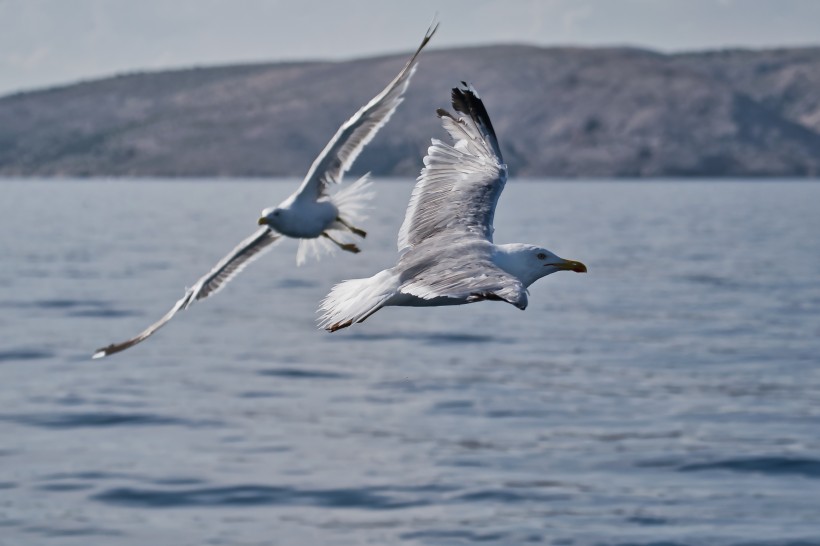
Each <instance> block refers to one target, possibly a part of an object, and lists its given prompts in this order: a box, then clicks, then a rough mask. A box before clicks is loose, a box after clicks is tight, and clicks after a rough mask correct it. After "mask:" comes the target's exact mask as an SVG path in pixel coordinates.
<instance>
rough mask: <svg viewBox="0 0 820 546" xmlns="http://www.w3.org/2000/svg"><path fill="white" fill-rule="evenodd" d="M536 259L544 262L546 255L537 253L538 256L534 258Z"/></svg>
mask: <svg viewBox="0 0 820 546" xmlns="http://www.w3.org/2000/svg"><path fill="white" fill-rule="evenodd" d="M536 258H538V259H539V260H546V259H547V255H546V254H544V253H543V252H539V253H538V256H536Z"/></svg>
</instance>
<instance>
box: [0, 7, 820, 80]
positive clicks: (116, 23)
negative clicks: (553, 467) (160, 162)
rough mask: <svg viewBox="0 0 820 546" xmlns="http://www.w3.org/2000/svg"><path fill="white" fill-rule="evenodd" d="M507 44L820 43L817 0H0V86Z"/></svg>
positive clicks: (677, 46)
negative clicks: (426, 40) (431, 34)
mask: <svg viewBox="0 0 820 546" xmlns="http://www.w3.org/2000/svg"><path fill="white" fill-rule="evenodd" d="M436 12H438V14H439V19H440V21H441V28H440V29H439V33H438V34H437V35H436V37H435V39H434V42H433V43H431V49H432V48H441V47H448V46H453V45H468V44H469V45H473V44H488V43H498V42H505V43H511V42H517V43H531V44H540V45H550V44H580V45H601V44H619V45H623V44H629V45H636V46H642V47H649V48H653V49H661V50H666V51H675V50H682V49H687V50H688V49H704V48H711V47H724V46H745V47H762V46H772V45H812V44H820V0H494V1H493V0H401V1H388V0H380V1H379V0H348V1H342V0H335V1H334V0H0V94H5V93H8V92H11V91H16V90H20V89H31V88H35V87H41V86H45V85H53V84H58V83H67V82H73V81H77V80H79V79H87V78H93V77H99V76H106V75H110V74H114V73H120V72H128V71H134V70H140V69H158V68H168V67H180V66H191V65H210V64H215V63H232V62H237V61H270V60H286V59H317V58H323V59H328V58H331V59H339V58H350V57H358V56H369V55H378V54H383V53H395V52H405V51H410V50H411V49H413V48H415V47H416V45H417V43H418V41H419V40H420V39H421V36H422V35H423V33H424V30H425V29H426V28H427V24H428V23H429V21H430V19H431V17H432V16H433V14H434V13H436Z"/></svg>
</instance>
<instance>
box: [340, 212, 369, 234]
mask: <svg viewBox="0 0 820 546" xmlns="http://www.w3.org/2000/svg"><path fill="white" fill-rule="evenodd" d="M336 221H337V222H339V223H340V224H342V225H343V226H344V227H346V228H347V229H349V230H350V231H351V232H353V234H355V235H358V236H359V237H361V238H362V239H364V238H365V237H367V232H366V231H365V230H363V229H359V228H357V227H353V226H351V225H350V224H348V223H347V222H345V221H344V220H342V218H341V217H340V216H337V217H336Z"/></svg>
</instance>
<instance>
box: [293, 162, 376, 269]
mask: <svg viewBox="0 0 820 546" xmlns="http://www.w3.org/2000/svg"><path fill="white" fill-rule="evenodd" d="M372 185H373V182H372V181H371V180H370V173H367V174H365V175H364V176H362V177H361V178H359V179H358V180H356V181H355V182H353V183H352V184H350V185H349V186H345V187H342V188H341V189H340V190H339V191H337V192H336V193H334V194H333V195H331V196H330V200H331V201H332V202H333V204H334V205H336V208H337V209H339V216H340V217H341V218H342V220H344V221H345V222H347V223H349V224H351V225H357V224H360V223H361V222H363V221H364V220H366V219H367V214H366V211H367V209H368V208H369V207H368V205H369V201H370V200H371V199H372V198H373V196H374V195H375V193H374V192H372V191H370V190H371V186H372ZM326 231H327V233H328V235H330V236H331V237H333V238H334V239H336V240H337V241H339V242H341V243H349V242H353V240H354V238H353V237H352V235H353V234H352V233H351V232H350V231H349V230H348V229H347V228H344V227H341V226H340V227H336V226H333V227H331V228H329V229H327V230H326ZM338 249H339V247H337V246H336V245H335V244H333V242H331V241H330V240H328V239H327V238H326V237H316V238H315V239H299V249H298V250H297V251H296V265H302V264H303V263H305V262H306V261H307V259H308V258H310V257H313V258H315V259H316V260H320V259H321V258H322V256H323V255H325V254H332V253H333V252H335V251H336V250H338Z"/></svg>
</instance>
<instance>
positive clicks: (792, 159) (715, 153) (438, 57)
mask: <svg viewBox="0 0 820 546" xmlns="http://www.w3.org/2000/svg"><path fill="white" fill-rule="evenodd" d="M405 60H406V56H405V55H392V56H387V57H378V58H369V59H359V60H353V61H346V62H299V63H271V64H253V65H237V66H221V67H213V68H192V69H184V70H172V71H163V72H146V73H135V74H128V75H121V76H115V77H112V78H105V79H100V80H95V81H87V82H82V83H78V84H74V85H68V86H65V87H59V88H51V89H45V90H40V91H32V92H25V93H17V94H13V95H9V96H6V97H2V98H0V175H3V176H302V175H303V174H304V173H305V172H306V171H307V169H308V167H309V166H310V164H311V162H312V160H313V158H314V157H315V156H316V154H318V153H319V151H320V150H321V149H322V148H323V147H324V145H325V144H326V143H327V141H328V140H329V139H330V137H331V136H332V135H333V134H334V132H335V131H336V129H337V128H338V126H339V125H340V124H341V123H342V122H343V121H344V120H345V119H347V118H348V117H350V116H351V115H352V114H353V113H354V112H355V111H356V110H357V109H358V108H359V107H360V106H361V105H363V104H364V103H365V102H366V101H367V100H369V99H370V98H371V97H372V96H373V95H374V94H375V93H377V92H378V91H379V90H381V89H382V87H383V86H384V85H385V84H386V83H387V82H388V81H389V80H390V79H391V78H392V77H393V76H394V75H395V73H396V72H397V71H398V69H399V68H400V67H401V65H402V64H403V63H404V62H405ZM460 80H467V81H470V82H472V83H474V84H475V86H476V87H477V88H478V90H479V91H480V93H481V94H482V97H483V98H484V99H485V102H486V105H487V108H488V110H489V112H490V115H491V116H492V119H493V124H494V125H495V129H496V132H497V133H498V136H499V139H500V142H501V149H502V152H503V153H504V156H505V160H506V161H507V163H508V164H509V166H510V171H511V174H512V176H533V177H534V176H567V177H583V176H595V177H598V176H600V177H644V176H715V177H720V176H800V177H805V176H818V175H820V47H817V48H790V49H767V50H721V51H706V52H699V53H682V54H661V53H657V52H653V51H647V50H641V49H631V48H571V47H562V48H540V47H529V46H518V45H499V46H486V47H471V48H459V49H445V50H428V51H425V52H423V53H422V58H421V61H420V64H419V69H418V72H417V73H416V75H415V77H414V79H413V81H412V83H411V85H410V89H409V91H408V93H407V98H406V100H405V102H404V103H403V104H402V105H401V106H400V107H399V109H398V111H397V112H396V114H395V116H394V117H393V119H391V121H390V122H389V123H388V125H387V126H386V127H384V128H383V129H382V131H381V132H380V133H379V134H378V135H377V136H376V138H375V139H374V140H373V142H372V143H371V144H370V145H369V146H368V147H367V148H366V149H365V151H364V153H363V154H362V156H361V157H360V158H359V160H358V161H357V163H356V165H355V166H354V174H355V173H361V172H365V171H372V172H373V173H374V174H375V175H382V176H383V175H395V176H416V175H417V174H418V171H419V169H420V167H421V159H422V157H423V155H424V153H425V151H426V149H427V146H428V145H429V142H430V138H432V137H436V138H442V137H443V136H444V133H443V130H442V129H441V127H440V125H439V123H438V120H437V119H436V116H435V109H436V108H437V107H447V108H449V90H450V88H451V87H453V86H454V85H456V84H457V83H458V82H459V81H460Z"/></svg>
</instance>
